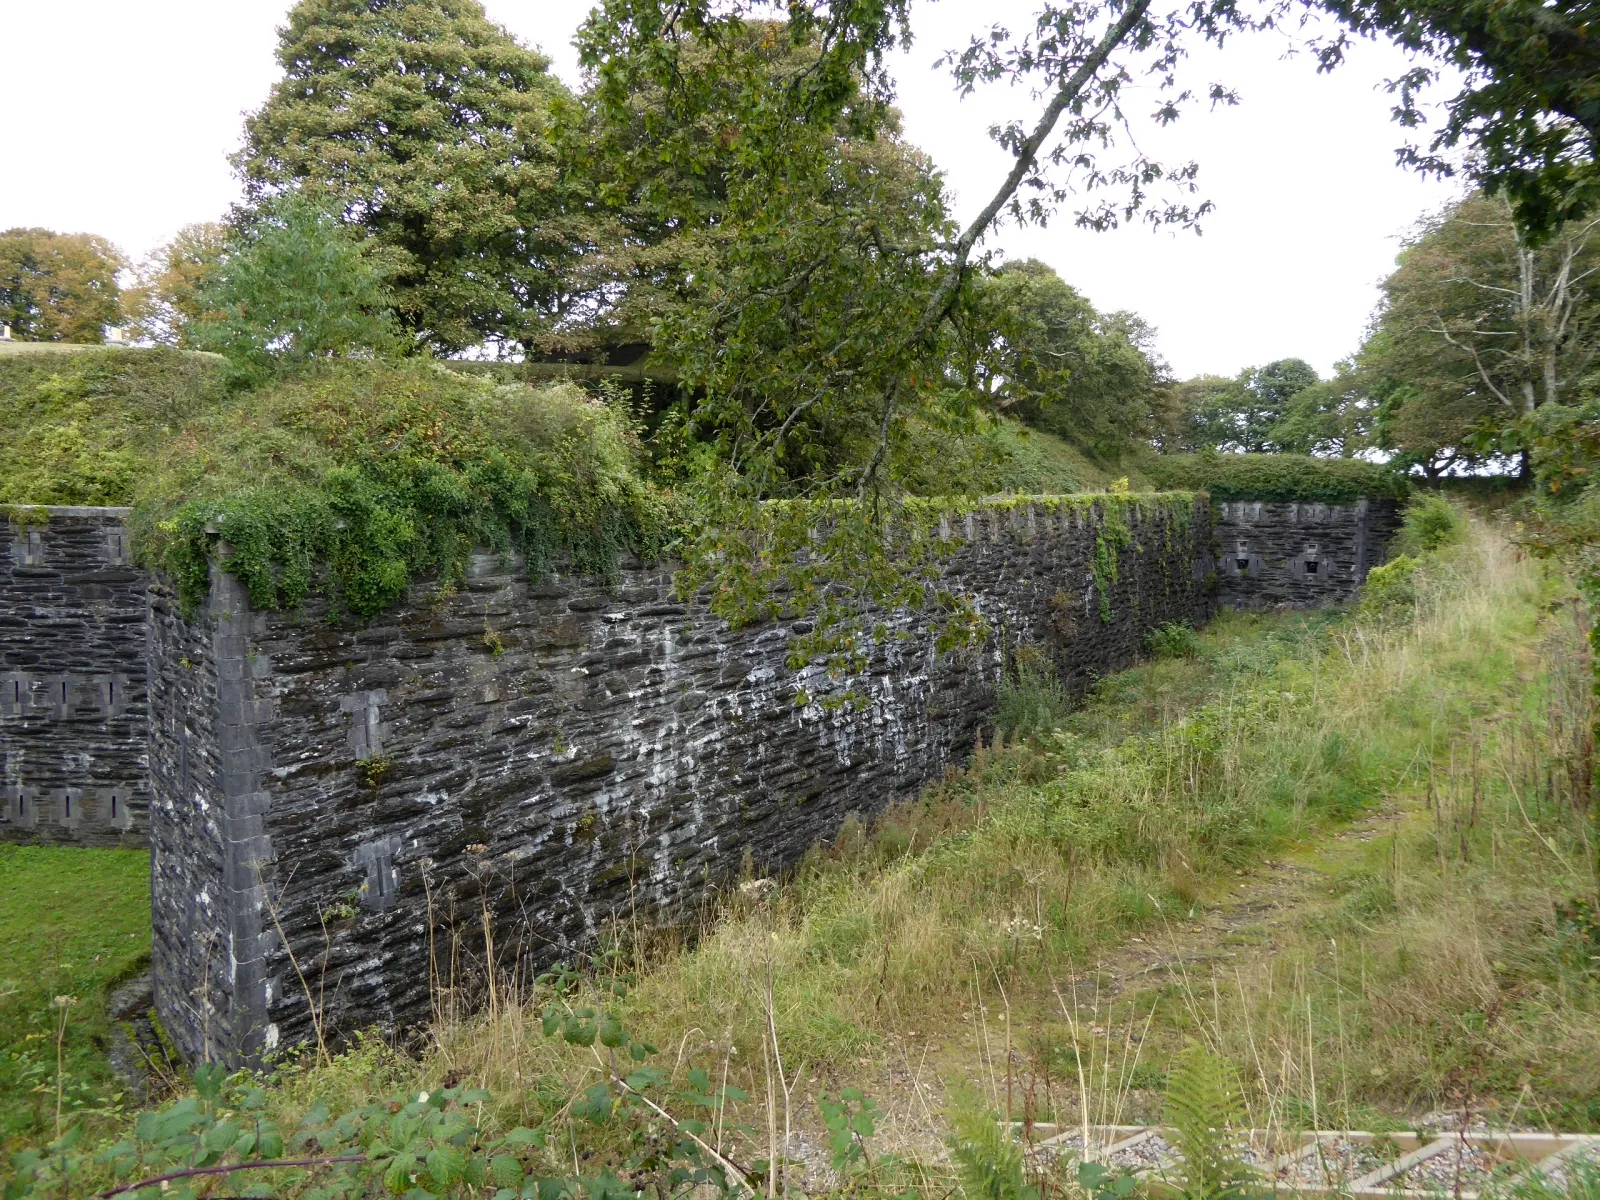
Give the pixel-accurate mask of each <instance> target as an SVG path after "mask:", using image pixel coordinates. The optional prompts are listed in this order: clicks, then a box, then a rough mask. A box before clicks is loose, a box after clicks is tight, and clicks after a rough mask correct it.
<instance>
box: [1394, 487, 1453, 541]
mask: <svg viewBox="0 0 1600 1200" xmlns="http://www.w3.org/2000/svg"><path fill="white" fill-rule="evenodd" d="M1465 531H1466V522H1465V521H1464V520H1463V519H1462V516H1461V514H1460V513H1459V512H1458V511H1456V506H1455V505H1453V504H1451V503H1450V501H1448V500H1446V499H1445V498H1444V497H1443V496H1441V495H1439V494H1437V493H1429V494H1427V495H1421V496H1417V497H1415V498H1414V499H1413V500H1412V501H1411V503H1410V504H1408V505H1406V513H1405V521H1404V523H1403V524H1402V525H1401V527H1400V533H1399V536H1398V537H1396V538H1395V549H1397V550H1399V551H1401V552H1402V553H1405V554H1410V555H1413V556H1416V555H1420V554H1429V553H1431V552H1433V551H1434V550H1438V549H1440V548H1441V547H1443V546H1450V545H1453V544H1455V543H1456V542H1459V541H1460V540H1461V538H1462V536H1463V534H1464V533H1465Z"/></svg>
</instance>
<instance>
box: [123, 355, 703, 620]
mask: <svg viewBox="0 0 1600 1200" xmlns="http://www.w3.org/2000/svg"><path fill="white" fill-rule="evenodd" d="M638 453H639V451H638V446H637V444H636V443H635V441H634V439H633V435H632V433H631V432H630V430H629V429H628V428H627V426H626V423H625V422H624V421H623V420H622V419H621V418H620V417H619V416H618V415H617V414H616V413H615V412H614V411H613V410H612V409H610V408H608V407H606V406H605V405H603V404H600V403H597V402H595V401H593V400H591V399H589V398H588V397H587V396H585V395H584V394H583V393H582V392H581V391H580V390H579V389H577V388H576V387H574V386H572V385H570V384H558V385H553V386H550V387H545V388H541V389H537V390H536V389H533V388H529V387H525V386H520V385H514V386H497V385H496V384H495V383H494V382H493V381H492V380H487V379H482V378H476V377H472V376H468V375H464V374H461V373H458V372H453V371H449V370H446V369H444V368H442V367H439V366H437V365H434V364H431V363H427V362H410V363H400V364H394V363H380V362H351V361H342V362H335V363H329V364H324V365H318V366H313V367H308V368H306V369H304V370H303V371H301V372H299V373H297V374H294V375H292V376H290V377H289V378H287V379H285V380H283V381H281V382H279V383H275V384H273V385H271V386H270V387H266V388H262V389H260V390H257V391H252V392H244V393H240V394H239V395H237V396H235V397H233V398H232V399H230V400H228V401H227V402H226V403H224V404H222V405H219V406H218V407H216V408H215V409H213V410H212V411H211V412H210V413H208V414H207V415H206V416H205V417H204V418H203V419H201V420H199V421H197V422H195V423H194V424H193V425H191V426H190V427H189V428H187V429H185V430H184V431H183V432H182V434H181V435H180V436H178V437H176V438H174V439H173V441H172V443H171V445H170V447H169V448H168V450H167V452H166V454H165V456H164V464H163V469H162V470H160V471H159V472H157V473H156V474H155V475H154V476H153V477H152V478H151V479H150V480H149V482H148V483H147V485H146V486H145V487H144V488H143V489H142V491H141V495H140V497H139V500H138V504H137V506H136V510H135V514H134V537H135V548H136V550H137V551H138V553H139V555H140V557H141V559H142V560H143V561H145V562H146V563H148V564H151V565H154V566H158V567H160V568H162V569H163V570H165V571H166V572H167V573H168V574H169V575H171V576H172V577H173V579H174V580H175V581H176V583H177V586H178V590H179V594H180V597H181V599H182V600H183V602H184V604H185V605H188V606H193V605H195V604H198V603H199V602H200V601H201V600H203V599H204V597H205V595H206V593H207V590H208V588H209V578H208V563H209V560H210V558H211V556H212V555H213V553H215V552H216V551H217V548H218V546H219V544H225V546H226V549H225V550H223V556H224V558H223V565H224V566H225V567H226V568H227V569H228V570H229V571H231V572H233V573H234V574H235V575H237V576H238V577H239V579H240V581H241V582H242V583H243V584H244V585H245V587H246V588H247V589H248V590H249V593H250V599H251V602H252V603H253V604H254V605H255V606H256V607H257V608H263V609H270V608H284V607H293V606H295V605H297V604H299V603H300V602H301V601H302V600H303V599H304V598H305V597H306V596H307V595H309V594H311V593H313V592H316V593H320V594H323V595H326V596H327V597H328V598H329V599H330V600H331V601H332V602H333V603H334V604H335V605H336V606H337V607H338V608H341V609H344V610H346V611H349V612H353V613H356V614H359V615H361V616H370V615H373V614H375V613H377V612H379V611H381V610H382V609H383V608H384V607H386V606H387V605H389V604H392V603H395V602H396V601H398V600H399V599H400V598H401V597H402V596H403V595H404V593H405V590H406V588H407V586H408V585H409V584H410V583H411V582H412V581H413V580H416V579H418V578H423V577H433V578H437V579H439V580H440V581H441V582H443V583H450V582H453V581H455V580H456V579H458V578H459V576H460V574H461V571H462V570H463V568H464V566H465V563H466V558H467V555H468V554H469V553H470V552H471V551H472V550H473V549H474V548H477V547H488V548H489V549H491V550H496V551H502V552H511V551H519V552H521V553H523V554H525V555H526V556H527V559H528V563H529V568H530V570H531V571H532V572H534V573H536V574H537V573H538V572H540V571H541V570H543V569H545V568H546V567H547V566H548V565H549V564H550V563H552V562H554V561H558V560H559V561H562V562H563V563H565V564H566V565H568V566H569V567H570V568H571V569H573V570H576V571H581V572H585V573H593V574H601V575H607V574H611V573H612V572H614V570H615V568H616V564H617V560H618V556H619V555H620V554H621V553H622V552H623V551H633V552H635V553H638V554H641V555H645V556H652V555H655V554H657V553H659V551H660V550H661V548H662V546H663V544H664V542H665V540H666V537H667V535H668V531H669V529H670V527H671V520H670V516H669V510H668V503H667V499H666V497H665V496H663V495H662V494H661V493H660V492H659V491H658V490H657V489H655V488H654V487H652V486H651V485H650V484H649V483H647V482H646V481H645V480H644V479H643V478H642V477H641V475H640V474H639V472H638V470H637V468H636V460H637V457H638Z"/></svg>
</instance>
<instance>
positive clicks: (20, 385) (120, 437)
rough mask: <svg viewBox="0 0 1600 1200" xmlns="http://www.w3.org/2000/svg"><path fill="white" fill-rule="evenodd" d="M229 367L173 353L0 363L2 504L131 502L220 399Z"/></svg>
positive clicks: (30, 357) (97, 353)
mask: <svg viewBox="0 0 1600 1200" xmlns="http://www.w3.org/2000/svg"><path fill="white" fill-rule="evenodd" d="M221 367H222V364H221V362H220V361H219V360H217V359H215V358H213V357H211V356H210V355H205V354H186V353H183V352H180V351H177V350H165V349H157V350H129V349H105V350H98V349H97V350H84V351H79V352H77V353H43V352H41V353H33V354H8V355H6V356H4V357H0V429H4V430H5V432H6V435H5V437H4V438H3V439H0V504H109V505H124V504H131V503H132V502H133V498H134V493H135V491H136V490H137V488H138V484H139V481H140V479H141V478H142V477H143V476H144V475H145V473H146V472H147V471H148V469H149V464H150V462H151V461H152V460H154V459H156V458H158V457H159V454H160V449H159V447H160V445H161V444H162V442H164V441H165V440H166V439H167V438H169V437H171V436H172V435H173V434H174V433H176V432H177V430H178V429H179V428H181V427H182V426H183V425H184V424H186V423H187V422H188V421H190V420H192V419H193V418H194V417H195V416H196V415H197V414H200V413H203V412H205V411H206V410H207V409H209V408H212V407H213V406H215V405H216V404H218V403H220V401H221V398H222V377H221Z"/></svg>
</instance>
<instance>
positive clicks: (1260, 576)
mask: <svg viewBox="0 0 1600 1200" xmlns="http://www.w3.org/2000/svg"><path fill="white" fill-rule="evenodd" d="M1212 508H1213V513H1214V520H1215V522H1216V525H1215V537H1216V540H1215V543H1214V546H1213V550H1214V552H1215V555H1216V561H1215V570H1216V575H1217V602H1218V603H1219V604H1220V605H1221V606H1222V607H1224V608H1243V609H1269V608H1328V607H1331V606H1333V605H1337V604H1345V603H1348V602H1349V601H1350V600H1353V599H1354V598H1355V595H1356V592H1357V591H1359V590H1360V588H1361V585H1362V584H1363V583H1365V582H1366V579H1367V571H1368V570H1369V569H1370V568H1372V567H1375V566H1377V565H1378V564H1379V563H1381V562H1383V560H1384V556H1385V554H1386V552H1387V550H1388V546H1389V542H1390V539H1392V538H1393V537H1394V534H1395V531H1396V530H1397V529H1399V527H1400V513H1399V506H1398V505H1397V504H1396V503H1395V502H1394V501H1393V500H1357V501H1355V502H1354V503H1352V504H1308V503H1270V502H1262V501H1254V500H1249V501H1247V500H1235V501H1232V502H1229V503H1224V504H1216V505H1213V506H1212Z"/></svg>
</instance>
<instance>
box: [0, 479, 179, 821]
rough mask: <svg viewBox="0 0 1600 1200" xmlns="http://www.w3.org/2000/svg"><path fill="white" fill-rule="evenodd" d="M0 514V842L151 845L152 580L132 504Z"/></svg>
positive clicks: (38, 509) (36, 509) (12, 510)
mask: <svg viewBox="0 0 1600 1200" xmlns="http://www.w3.org/2000/svg"><path fill="white" fill-rule="evenodd" d="M0 512H3V513H4V525H3V526H0V534H3V538H0V842H16V841H27V842H46V843H64V844H70V845H87V846H143V845H144V844H145V810H146V808H147V806H148V788H147V784H146V768H145V764H146V753H147V749H148V736H147V732H146V720H145V577H144V575H143V574H141V573H140V572H138V571H135V570H134V569H133V567H132V565H131V563H130V560H129V554H128V534H127V530H126V529H125V528H124V526H123V520H124V518H125V517H126V516H127V510H126V509H121V508H60V507H51V508H43V507H41V508H6V509H3V510H0Z"/></svg>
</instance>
